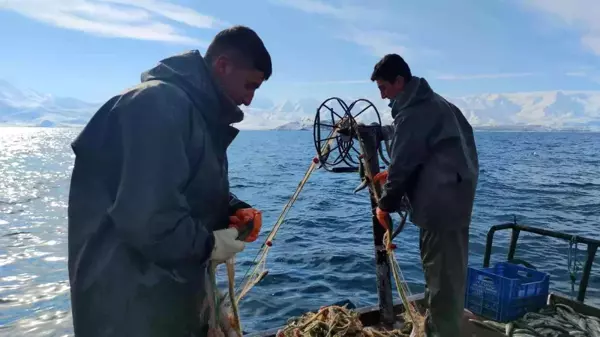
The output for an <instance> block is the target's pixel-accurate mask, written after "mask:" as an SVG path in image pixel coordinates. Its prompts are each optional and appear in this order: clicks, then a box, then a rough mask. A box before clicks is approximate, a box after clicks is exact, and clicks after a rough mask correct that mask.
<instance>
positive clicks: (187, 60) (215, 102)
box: [141, 50, 244, 125]
mask: <svg viewBox="0 0 600 337" xmlns="http://www.w3.org/2000/svg"><path fill="white" fill-rule="evenodd" d="M151 80H160V81H164V82H168V83H171V84H173V85H175V86H177V87H179V88H181V89H182V90H184V91H185V92H186V93H187V94H188V96H189V97H190V99H191V100H192V102H193V103H194V105H196V107H197V109H198V110H199V111H200V112H201V113H202V114H203V115H204V116H205V117H206V118H207V119H208V120H209V121H210V122H211V123H214V124H227V125H229V124H232V123H238V122H241V121H242V120H243V119H244V113H243V112H242V110H241V109H240V108H239V107H238V106H237V105H235V103H234V102H233V101H232V100H231V99H230V98H229V97H227V95H226V94H225V93H224V92H223V90H222V89H221V87H220V85H219V84H218V83H217V81H216V80H215V78H214V77H213V75H212V74H211V72H210V70H209V68H208V66H207V65H206V63H205V62H204V58H203V57H202V55H200V52H199V51H197V50H191V51H188V52H185V53H182V54H179V55H174V56H171V57H168V58H166V59H164V60H161V61H160V62H159V63H158V65H156V66H155V67H154V68H151V69H149V70H147V71H145V72H143V73H142V75H141V81H142V82H147V81H151Z"/></svg>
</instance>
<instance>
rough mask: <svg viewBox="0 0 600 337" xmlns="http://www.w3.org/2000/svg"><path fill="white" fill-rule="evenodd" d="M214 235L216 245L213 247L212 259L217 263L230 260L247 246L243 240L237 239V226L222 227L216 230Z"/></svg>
mask: <svg viewBox="0 0 600 337" xmlns="http://www.w3.org/2000/svg"><path fill="white" fill-rule="evenodd" d="M213 235H214V237H215V246H214V247H213V251H212V254H211V255H210V259H211V260H213V261H215V262H217V263H223V262H225V261H227V260H229V259H230V258H232V257H234V256H235V254H237V253H239V252H241V251H242V250H244V248H245V243H244V242H243V241H240V240H236V239H237V237H238V235H239V232H238V230H237V229H236V228H227V229H220V230H218V231H214V232H213Z"/></svg>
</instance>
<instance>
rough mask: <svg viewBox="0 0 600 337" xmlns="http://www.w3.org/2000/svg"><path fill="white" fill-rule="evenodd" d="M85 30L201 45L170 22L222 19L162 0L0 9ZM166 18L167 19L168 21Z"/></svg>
mask: <svg viewBox="0 0 600 337" xmlns="http://www.w3.org/2000/svg"><path fill="white" fill-rule="evenodd" d="M2 9H4V10H12V11H15V12H17V13H19V14H21V15H23V16H26V17H28V18H31V19H33V20H37V21H40V22H43V23H46V24H50V25H53V26H56V27H61V28H65V29H72V30H78V31H82V32H86V33H89V34H94V35H99V36H105V37H115V38H131V39H139V40H153V41H163V42H171V43H180V44H187V45H194V46H196V47H198V46H204V45H206V43H205V42H203V41H200V40H198V39H196V38H194V37H191V36H189V35H187V34H185V33H184V32H182V31H180V30H178V29H176V28H175V27H174V26H173V23H178V24H181V25H187V26H191V27H194V28H215V27H218V26H221V25H223V24H224V22H222V21H220V20H218V19H216V18H213V17H210V16H207V15H204V14H201V13H198V12H197V11H194V10H193V9H191V8H187V7H183V6H179V5H175V4H172V3H169V2H167V1H165V0H52V1H48V0H3V1H0V10H2ZM168 20H170V21H171V22H169V21H168Z"/></svg>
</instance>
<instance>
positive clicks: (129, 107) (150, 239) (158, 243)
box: [109, 86, 214, 266]
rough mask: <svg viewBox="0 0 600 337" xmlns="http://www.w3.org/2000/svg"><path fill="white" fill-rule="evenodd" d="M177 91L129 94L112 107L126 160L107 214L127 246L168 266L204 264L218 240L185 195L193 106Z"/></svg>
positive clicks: (159, 89) (163, 89)
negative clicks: (189, 116)
mask: <svg viewBox="0 0 600 337" xmlns="http://www.w3.org/2000/svg"><path fill="white" fill-rule="evenodd" d="M174 90H175V89H171V88H169V87H165V86H160V87H156V86H155V87H149V88H145V89H141V90H138V91H137V92H134V93H129V94H126V95H125V96H124V97H123V98H122V99H121V101H120V102H119V103H118V105H117V106H116V107H115V108H113V113H114V114H115V115H117V117H116V119H117V120H118V122H117V123H116V124H117V127H116V130H115V133H116V134H115V137H118V139H119V140H120V142H118V143H119V144H120V145H121V159H122V161H121V168H120V173H121V179H120V183H119V185H118V190H117V195H116V200H115V201H114V204H113V206H112V207H111V208H110V210H109V215H110V217H111V218H112V221H113V223H114V225H115V227H116V229H117V231H118V232H119V233H120V235H121V236H122V237H123V239H124V241H125V242H127V243H128V244H129V245H130V246H131V247H133V248H134V249H136V250H138V251H139V252H140V253H141V254H142V255H143V256H145V257H146V258H147V259H148V260H150V261H153V262H155V263H157V264H159V265H165V266H174V265H177V264H178V263H181V262H185V261H187V262H192V261H197V262H198V263H204V262H205V261H207V260H208V259H209V258H210V254H211V251H212V249H213V246H214V236H213V235H212V233H208V231H207V230H206V228H205V226H204V225H203V224H202V223H201V222H199V221H198V220H195V219H192V217H191V216H190V206H189V205H188V203H187V200H186V197H185V196H184V194H183V193H182V189H183V188H184V187H185V185H186V184H187V181H188V179H189V177H190V166H189V162H188V157H187V154H186V139H187V137H186V135H187V134H188V133H189V131H188V129H189V125H188V121H187V113H188V110H189V109H190V108H189V106H188V105H189V103H186V102H188V101H187V100H185V99H182V98H181V97H180V95H178V94H177V93H176V92H175V91H174Z"/></svg>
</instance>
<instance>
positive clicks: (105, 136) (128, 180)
mask: <svg viewBox="0 0 600 337" xmlns="http://www.w3.org/2000/svg"><path fill="white" fill-rule="evenodd" d="M141 80H142V83H141V84H139V85H137V86H135V87H133V88H131V89H128V90H127V91H125V92H124V93H122V94H120V95H118V96H115V97H113V98H112V99H110V100H109V101H108V102H106V103H105V104H104V105H103V106H102V107H101V108H100V109H99V110H98V111H97V112H96V114H95V115H94V116H93V117H92V119H91V120H90V121H89V123H88V124H87V125H86V127H85V128H84V129H83V131H82V132H81V134H80V135H79V136H78V137H77V139H76V140H75V141H74V142H73V144H72V148H73V151H74V153H75V155H76V157H75V166H74V168H73V174H72V178H71V186H70V194H69V208H68V217H69V263H68V265H69V279H70V282H71V304H72V312H73V323H74V330H75V334H76V336H81V337H95V336H103V337H108V336H111V337H112V336H114V337H135V336H140V337H142V336H143V337H152V336H157V337H159V336H160V337H162V336H165V337H166V336H169V337H184V336H185V337H189V336H200V335H203V334H204V332H203V331H205V330H204V329H205V327H204V326H202V324H201V322H200V318H199V315H198V309H199V305H200V302H201V301H202V300H203V299H204V296H205V295H206V294H203V293H202V289H203V288H204V284H205V283H204V282H205V275H206V269H207V262H208V259H209V258H210V254H211V251H212V249H213V246H214V236H213V235H212V231H213V230H217V229H222V228H225V227H227V226H228V223H229V222H228V216H229V215H230V214H232V213H233V211H234V210H232V209H231V208H230V207H229V204H230V202H232V201H233V202H237V199H236V198H235V196H233V195H232V194H231V193H230V192H229V180H228V166H227V155H226V150H227V147H228V146H229V144H230V143H231V142H232V141H233V139H234V138H235V137H236V135H237V134H238V130H237V129H236V128H234V127H232V126H230V124H231V123H235V122H239V121H241V120H242V119H243V113H242V112H241V110H240V109H239V108H238V107H237V106H236V105H235V104H234V103H233V102H232V101H231V100H229V99H228V98H226V97H225V95H224V94H223V93H222V92H221V91H220V90H219V88H218V87H217V85H215V82H214V81H213V79H212V77H211V74H210V73H209V70H208V67H207V66H206V64H205V63H204V60H203V58H202V56H201V55H200V54H199V52H198V51H191V52H188V53H184V54H181V55H177V56H173V57H170V58H167V59H165V60H162V61H161V62H160V63H159V64H158V65H157V66H156V67H154V68H152V69H150V70H148V71H146V72H144V73H143V74H142V76H141ZM237 204H238V208H240V207H249V205H247V204H244V203H241V205H240V202H237Z"/></svg>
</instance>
